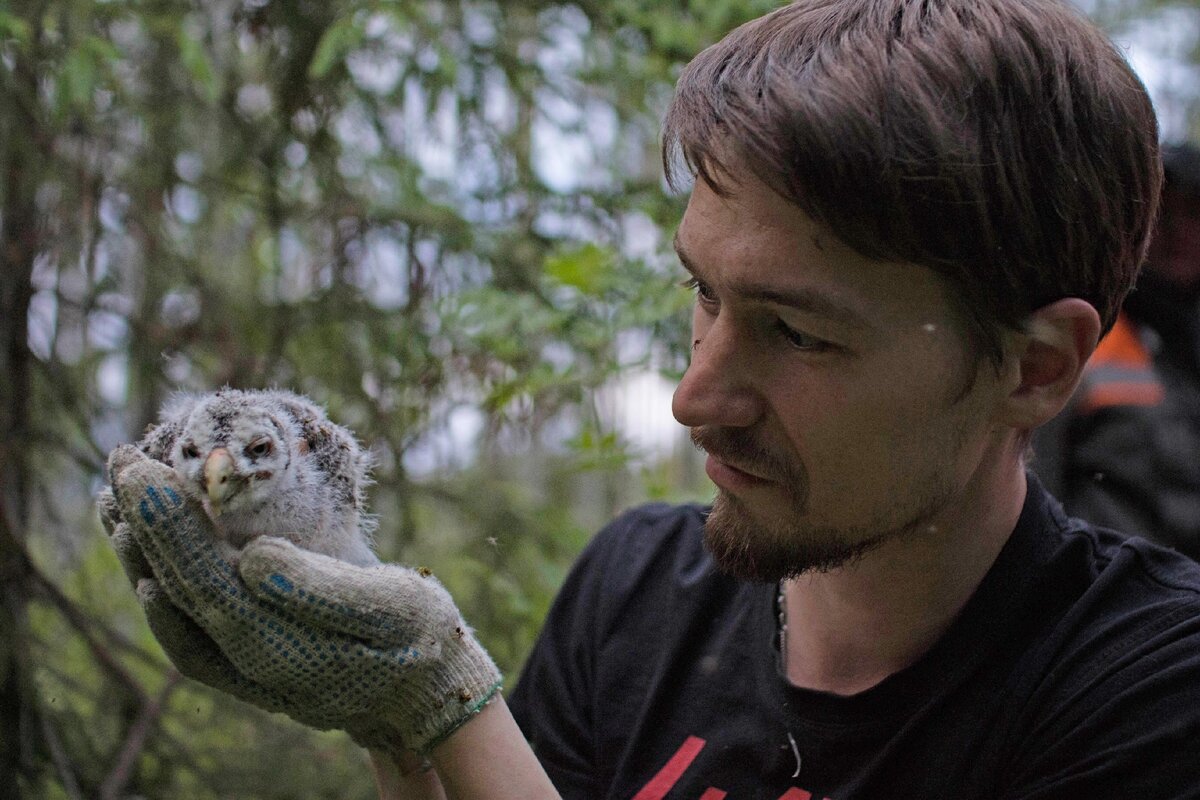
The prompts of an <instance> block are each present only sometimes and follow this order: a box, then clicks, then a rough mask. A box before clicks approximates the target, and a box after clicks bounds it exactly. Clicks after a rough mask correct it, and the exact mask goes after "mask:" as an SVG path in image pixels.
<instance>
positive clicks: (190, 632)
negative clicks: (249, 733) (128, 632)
mask: <svg viewBox="0 0 1200 800" xmlns="http://www.w3.org/2000/svg"><path fill="white" fill-rule="evenodd" d="M137 595H138V601H139V602H140V603H141V606H142V610H143V611H144V612H145V614H146V621H147V622H148V623H149V625H150V630H151V632H152V633H153V634H154V638H155V639H157V640H158V643H159V644H160V645H161V646H162V648H163V652H164V653H166V655H167V658H169V659H170V661H171V663H172V664H174V665H175V668H176V669H178V670H179V672H180V673H181V674H182V675H184V676H186V677H188V678H191V679H192V680H195V681H199V682H200V683H203V684H204V685H206V686H210V687H212V688H214V689H217V690H219V691H222V692H226V693H228V694H231V695H233V696H234V697H236V698H238V699H239V700H242V701H245V702H247V703H251V704H253V705H256V706H258V707H259V708H265V709H266V710H268V711H282V712H284V713H288V714H290V715H292V716H294V717H297V718H299V716H300V715H303V714H304V713H305V711H306V710H307V707H308V705H309V704H307V703H297V702H295V701H294V700H293V701H290V702H289V700H288V698H287V693H286V692H283V691H278V690H276V689H273V688H271V687H268V686H265V685H263V684H261V683H259V682H257V681H255V680H254V679H253V678H251V677H250V676H248V675H246V674H244V673H243V672H242V671H241V670H239V669H238V667H237V666H236V665H235V664H234V663H233V662H232V661H231V660H230V659H229V658H227V657H226V656H225V654H224V653H223V652H222V651H221V648H220V647H218V646H217V643H216V642H215V641H213V640H212V638H211V637H209V635H208V634H207V633H206V632H205V631H204V629H203V628H201V627H200V626H199V625H197V624H196V623H195V622H194V621H193V620H192V619H191V617H189V616H188V615H187V614H185V613H184V612H183V611H182V610H181V609H180V608H179V607H178V606H176V605H175V604H174V603H173V602H171V598H170V596H169V595H168V594H167V593H166V592H165V591H164V590H163V589H162V587H161V585H160V584H159V583H158V582H157V581H155V580H152V579H146V580H143V581H141V582H139V583H138V586H137ZM301 721H305V720H301ZM310 724H311V723H310ZM325 727H333V726H328V725H327V726H325Z"/></svg>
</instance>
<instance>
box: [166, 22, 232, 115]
mask: <svg viewBox="0 0 1200 800" xmlns="http://www.w3.org/2000/svg"><path fill="white" fill-rule="evenodd" d="M175 40H176V42H177V43H178V46H179V59H180V61H182V62H183V66H184V69H186V70H187V72H188V75H190V76H191V78H192V82H193V83H195V85H196V86H197V88H198V89H199V90H200V96H201V97H203V98H204V99H205V100H207V101H208V102H210V103H215V102H216V101H217V98H219V97H220V96H221V87H220V85H219V84H218V82H217V75H216V72H215V71H214V70H213V65H212V60H211V59H209V57H208V53H207V52H206V51H205V49H204V45H203V43H202V42H200V40H199V39H197V38H195V37H194V36H192V35H190V34H189V33H188V31H187V30H185V29H184V28H180V29H179V30H177V31H176V36H175Z"/></svg>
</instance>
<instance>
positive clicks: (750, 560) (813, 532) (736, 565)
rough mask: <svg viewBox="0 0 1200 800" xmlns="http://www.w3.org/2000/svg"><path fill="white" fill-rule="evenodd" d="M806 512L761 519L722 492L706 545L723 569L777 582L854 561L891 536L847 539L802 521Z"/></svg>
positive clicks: (759, 580)
mask: <svg viewBox="0 0 1200 800" xmlns="http://www.w3.org/2000/svg"><path fill="white" fill-rule="evenodd" d="M801 517H802V515H800V514H797V516H796V518H794V519H786V520H784V519H777V520H770V521H763V520H759V519H758V518H757V517H756V516H755V514H754V513H753V512H752V511H751V510H750V509H749V508H747V507H746V505H745V504H744V503H742V502H741V501H740V500H738V499H737V498H736V497H734V496H733V495H730V494H727V493H725V492H720V493H719V494H718V497H717V499H716V501H715V502H714V503H713V508H712V511H711V512H710V513H709V515H708V518H707V520H706V521H705V524H704V545H705V547H706V548H707V549H708V552H709V553H710V554H711V555H712V557H713V560H714V561H715V562H716V565H717V567H718V569H720V570H721V571H722V572H724V573H726V574H728V575H731V576H732V577H734V578H737V579H739V580H744V581H750V582H754V583H778V582H779V581H782V580H786V579H788V578H794V577H797V576H799V575H803V574H805V573H810V572H829V571H831V570H835V569H838V568H839V567H843V566H845V565H847V564H850V563H853V562H855V561H857V560H858V559H860V558H862V557H863V555H865V554H866V553H868V552H869V551H871V550H874V549H875V548H876V547H878V546H879V545H880V544H882V543H883V541H884V540H886V538H887V537H886V536H879V537H867V538H848V537H845V536H842V535H839V534H838V533H836V532H834V531H830V530H820V529H808V528H805V527H804V526H803V524H802V523H798V522H797V520H798V519H800V518H801Z"/></svg>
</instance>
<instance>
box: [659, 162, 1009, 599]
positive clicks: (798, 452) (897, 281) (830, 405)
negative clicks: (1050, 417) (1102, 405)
mask: <svg viewBox="0 0 1200 800" xmlns="http://www.w3.org/2000/svg"><path fill="white" fill-rule="evenodd" d="M730 185H731V188H732V189H733V192H734V193H733V196H732V197H728V198H722V197H720V196H718V195H717V194H716V193H715V192H714V191H713V190H712V189H711V187H709V186H708V185H707V184H705V183H704V182H703V181H697V184H696V187H695V190H694V191H693V193H692V197H691V201H690V202H689V204H688V208H687V211H686V213H685V214H684V217H683V221H682V224H681V225H680V228H679V233H678V236H677V240H676V244H677V249H678V251H679V253H680V256H681V261H682V262H683V264H684V266H685V267H686V268H687V269H688V270H689V271H690V272H691V273H692V276H693V278H694V280H695V284H696V294H697V299H696V308H695V311H694V314H693V321H692V326H693V338H694V339H696V340H699V343H698V344H696V345H695V346H694V352H693V356H692V363H691V366H690V367H689V369H688V371H687V374H686V375H685V376H684V378H683V380H682V381H681V383H680V385H679V387H678V389H677V390H676V392H675V397H674V402H673V412H674V414H675V417H676V419H678V420H679V421H680V422H681V423H682V424H684V425H687V426H689V427H691V429H692V437H693V439H694V440H695V441H696V443H697V444H698V445H699V446H700V447H702V448H703V449H705V450H706V451H708V453H709V458H708V461H707V463H706V470H707V472H708V474H709V477H711V478H712V480H713V482H714V483H715V484H716V485H717V488H718V494H717V498H716V501H715V503H714V506H713V511H712V514H711V515H710V516H709V518H708V522H707V524H706V531H705V537H706V541H707V543H708V545H709V548H710V550H712V552H713V554H714V556H715V557H716V558H717V560H718V563H720V564H721V565H722V567H723V568H725V569H726V570H728V571H729V572H732V573H733V574H735V575H738V576H740V577H743V578H747V579H752V580H764V581H776V580H781V579H783V578H786V577H791V576H794V575H798V574H800V573H802V572H807V571H810V570H814V569H816V570H820V569H832V568H835V567H837V566H840V565H842V564H844V563H846V562H847V561H849V560H852V559H854V558H855V557H857V556H859V555H861V554H863V553H865V552H867V551H869V550H871V549H872V548H874V547H876V546H878V545H879V544H881V543H883V542H885V541H888V540H890V539H894V538H896V537H901V536H920V535H923V534H927V533H929V532H930V531H936V530H937V526H939V525H942V524H944V523H945V522H946V521H948V520H949V519H953V518H954V516H955V510H956V509H955V501H956V499H959V498H960V496H961V495H962V494H963V493H964V490H965V488H966V487H967V486H968V485H969V484H970V483H971V480H972V477H973V476H975V475H976V473H977V470H978V469H979V467H980V465H981V464H982V463H984V461H985V458H986V456H987V453H988V448H989V447H991V446H993V445H996V444H997V443H998V442H999V441H1000V437H1001V432H1000V426H998V425H996V424H994V423H993V422H992V416H993V410H994V408H995V404H996V403H997V401H998V399H999V397H1000V395H1001V393H1000V392H999V390H998V386H999V384H998V381H997V379H996V376H995V374H994V371H993V370H990V369H988V368H987V367H986V366H985V367H983V368H980V369H978V371H977V367H978V366H979V365H978V363H977V360H976V359H975V358H974V357H973V356H972V355H971V352H972V351H971V348H970V346H969V344H968V339H967V335H966V333H965V326H964V324H963V322H962V320H961V317H960V315H958V314H956V313H955V311H954V305H953V304H952V302H951V300H950V297H949V295H948V293H947V291H946V289H945V287H944V285H943V284H942V282H941V280H940V279H939V278H938V277H937V276H936V275H935V274H934V273H933V272H932V271H931V270H929V269H927V268H924V267H918V266H914V265H911V264H881V263H878V262H872V261H869V260H867V259H865V258H863V257H862V256H860V255H858V254H856V253H855V252H854V251H852V250H850V249H849V248H848V247H846V246H845V245H843V244H842V243H840V242H839V241H837V240H836V239H834V238H833V237H832V235H830V234H829V233H828V232H827V231H825V230H824V229H823V228H821V227H820V226H819V225H817V224H816V223H815V222H813V221H812V220H811V219H810V218H808V217H807V216H805V215H804V214H803V213H802V212H801V211H799V209H797V208H796V207H795V206H792V205H790V204H788V203H787V202H785V201H784V200H783V199H782V198H780V197H779V196H778V195H776V194H775V193H773V192H772V191H770V190H769V189H768V188H767V187H766V186H764V185H763V184H761V183H759V182H758V181H755V180H752V179H745V180H743V181H742V182H741V183H737V184H735V183H731V184H730ZM964 387H969V389H964Z"/></svg>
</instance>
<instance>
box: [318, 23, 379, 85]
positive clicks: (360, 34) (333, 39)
mask: <svg viewBox="0 0 1200 800" xmlns="http://www.w3.org/2000/svg"><path fill="white" fill-rule="evenodd" d="M365 36H366V32H365V31H364V30H363V27H362V25H361V24H359V22H358V21H357V20H356V19H355V18H354V17H346V18H344V19H340V20H338V21H337V22H335V23H334V24H332V25H330V26H329V28H328V29H326V31H325V33H324V34H323V35H322V36H321V41H320V42H319V43H318V44H317V49H316V51H315V52H314V53H313V58H312V62H311V63H309V65H308V77H310V78H313V79H319V78H324V77H325V76H326V75H328V74H329V71H330V70H331V69H333V67H334V65H335V64H337V63H339V62H341V61H342V60H343V59H344V58H345V57H346V54H347V53H349V52H350V51H351V50H353V49H354V48H355V47H357V46H358V45H359V44H361V43H362V41H363V38H364V37H365Z"/></svg>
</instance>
